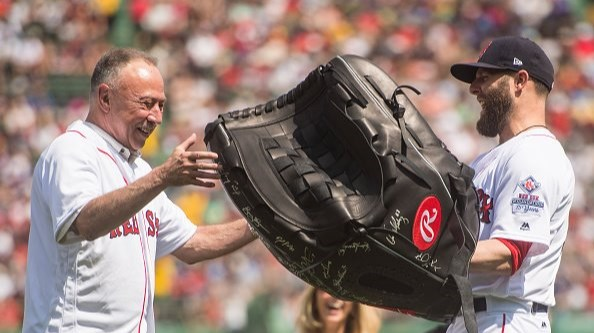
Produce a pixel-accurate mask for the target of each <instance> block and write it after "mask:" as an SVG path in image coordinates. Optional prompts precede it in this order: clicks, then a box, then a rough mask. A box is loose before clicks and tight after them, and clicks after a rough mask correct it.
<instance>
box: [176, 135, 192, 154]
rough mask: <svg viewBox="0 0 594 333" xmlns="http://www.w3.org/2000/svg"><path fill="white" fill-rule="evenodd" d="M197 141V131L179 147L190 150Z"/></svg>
mask: <svg viewBox="0 0 594 333" xmlns="http://www.w3.org/2000/svg"><path fill="white" fill-rule="evenodd" d="M194 143H196V133H192V135H190V136H189V137H188V138H187V139H186V140H185V141H184V142H182V143H180V144H179V146H177V148H181V149H183V151H186V150H188V148H190V147H192V145H193V144H194Z"/></svg>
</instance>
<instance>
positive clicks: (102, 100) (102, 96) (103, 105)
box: [97, 83, 110, 113]
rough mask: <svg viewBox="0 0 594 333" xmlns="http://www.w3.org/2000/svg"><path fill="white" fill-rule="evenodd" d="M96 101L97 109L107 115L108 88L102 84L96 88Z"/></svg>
mask: <svg viewBox="0 0 594 333" xmlns="http://www.w3.org/2000/svg"><path fill="white" fill-rule="evenodd" d="M97 100H98V103H99V108H100V109H101V111H103V112H105V113H107V112H109V110H110V103H109V102H110V100H109V86H108V85H107V84H105V83H102V84H100V85H99V87H97Z"/></svg>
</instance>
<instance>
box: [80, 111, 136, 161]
mask: <svg viewBox="0 0 594 333" xmlns="http://www.w3.org/2000/svg"><path fill="white" fill-rule="evenodd" d="M85 125H87V126H89V127H90V128H92V129H93V130H94V131H95V132H96V133H97V134H99V136H100V137H101V138H103V140H105V141H106V142H107V143H108V144H109V145H110V146H112V147H113V148H114V149H115V150H116V151H117V152H118V153H119V154H120V155H121V156H122V157H123V158H124V159H125V160H126V161H128V163H130V164H132V163H134V161H135V160H136V159H137V158H138V157H140V151H139V150H130V149H128V148H126V147H124V146H123V145H122V144H121V143H119V142H118V141H117V140H116V139H114V138H113V137H112V136H111V135H109V134H107V132H105V131H104V130H103V129H102V128H101V127H99V126H97V125H95V124H93V123H90V122H88V121H85Z"/></svg>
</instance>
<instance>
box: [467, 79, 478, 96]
mask: <svg viewBox="0 0 594 333" xmlns="http://www.w3.org/2000/svg"><path fill="white" fill-rule="evenodd" d="M468 90H469V91H470V93H471V94H473V95H478V93H479V92H480V90H481V89H480V85H479V84H478V83H477V80H474V81H472V82H471V83H470V87H468Z"/></svg>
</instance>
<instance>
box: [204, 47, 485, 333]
mask: <svg viewBox="0 0 594 333" xmlns="http://www.w3.org/2000/svg"><path fill="white" fill-rule="evenodd" d="M405 88H409V87H405V86H398V85H397V84H396V83H394V82H393V81H392V79H391V78H390V77H389V76H388V75H387V74H386V73H385V72H383V71H382V70H381V69H380V68H378V67H377V66H375V65H374V64H372V63H370V62H369V61H367V60H366V59H364V58H360V57H357V56H338V57H335V58H334V59H332V60H331V61H330V62H329V63H328V64H326V65H324V66H320V67H319V68H317V69H316V70H314V71H312V72H311V73H310V74H309V76H308V77H307V78H306V79H305V80H304V81H303V82H301V83H300V84H299V85H298V86H297V87H296V88H294V89H293V90H291V91H289V92H288V93H287V94H285V95H282V96H280V97H279V98H278V99H276V100H272V101H269V102H268V103H266V104H263V105H258V106H255V107H251V108H246V109H244V110H238V111H233V112H230V113H227V114H223V115H220V116H219V118H218V119H217V120H216V121H214V122H212V123H210V124H209V125H208V126H207V128H206V137H205V142H206V143H207V145H208V147H209V149H210V150H212V151H214V152H217V153H218V154H219V162H220V163H222V165H223V170H222V172H221V177H222V178H221V181H222V183H223V185H224V187H225V189H226V191H227V194H228V195H229V197H230V198H231V200H232V201H233V202H234V203H235V205H236V206H237V208H238V209H239V211H241V213H242V214H243V215H244V216H245V218H246V219H247V221H248V223H249V224H250V225H251V226H252V228H253V230H254V231H255V232H256V233H257V234H258V236H259V238H260V239H261V240H262V242H263V243H264V244H265V245H266V246H267V248H268V249H269V250H270V251H271V252H272V254H273V255H274V256H275V257H276V258H277V259H278V260H279V261H280V262H281V263H282V264H283V265H284V266H285V267H286V268H287V269H288V270H289V271H291V272H292V273H293V274H295V275H297V276H298V277H299V278H301V279H303V280H304V281H306V282H308V283H310V284H312V285H314V286H316V287H318V288H320V289H323V290H325V291H327V292H329V293H330V294H332V295H334V296H336V297H338V298H342V299H345V300H351V301H357V302H362V303H365V304H369V305H373V306H378V307H383V308H388V309H392V310H397V311H401V312H405V313H408V314H411V315H414V316H418V317H422V318H426V319H430V320H436V321H449V320H451V319H452V318H453V317H455V316H456V315H458V314H459V313H460V310H461V308H462V310H463V311H462V313H463V314H464V315H465V321H466V324H467V327H468V328H469V331H471V332H472V331H476V321H475V318H474V310H473V308H472V296H471V290H470V286H469V283H468V280H467V275H468V265H469V261H470V257H471V256H472V254H473V253H474V250H475V247H476V242H477V234H478V226H479V222H478V210H477V198H476V194H475V190H474V187H473V185H472V176H473V174H474V171H473V170H472V169H471V168H469V167H468V166H466V165H465V164H463V163H461V162H459V161H458V160H457V158H456V157H455V156H454V155H452V154H451V153H450V152H449V151H448V150H447V149H446V147H445V145H444V144H443V143H442V141H441V140H440V139H439V138H438V137H437V136H436V135H435V134H434V133H433V131H432V130H431V128H430V127H429V125H428V124H427V122H426V121H425V120H424V118H423V117H422V116H421V114H420V113H419V112H418V110H417V109H416V108H415V106H414V105H412V104H411V101H410V100H409V99H408V97H407V96H406V95H405V92H404V90H405ZM413 90H414V89H413Z"/></svg>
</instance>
